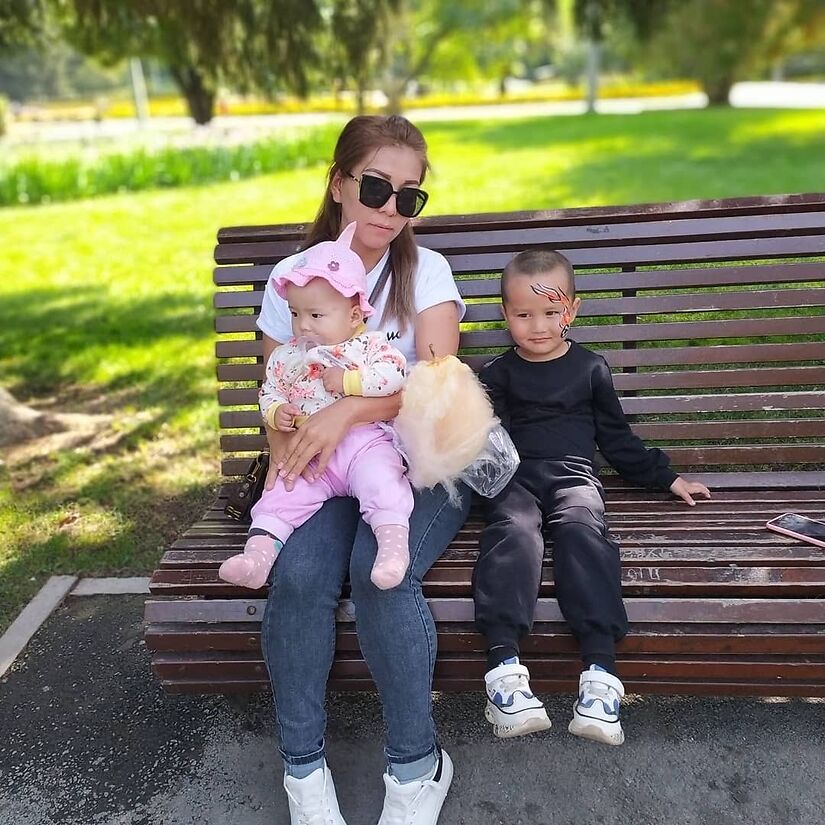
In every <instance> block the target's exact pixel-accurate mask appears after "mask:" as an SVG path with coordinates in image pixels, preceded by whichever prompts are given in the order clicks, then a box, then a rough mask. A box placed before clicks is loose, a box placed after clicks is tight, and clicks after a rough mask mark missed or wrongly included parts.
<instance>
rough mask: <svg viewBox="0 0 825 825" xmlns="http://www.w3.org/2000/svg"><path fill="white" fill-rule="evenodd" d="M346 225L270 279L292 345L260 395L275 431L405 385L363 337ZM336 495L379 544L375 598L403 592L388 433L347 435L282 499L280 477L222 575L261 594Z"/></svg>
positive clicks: (408, 496)
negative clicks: (280, 560)
mask: <svg viewBox="0 0 825 825" xmlns="http://www.w3.org/2000/svg"><path fill="white" fill-rule="evenodd" d="M354 232H355V224H354V223H351V224H350V225H349V226H347V228H346V229H345V230H344V231H343V232H342V233H341V237H340V238H339V239H338V240H337V241H325V242H323V243H319V244H316V245H315V246H313V247H310V248H309V249H307V250H306V252H305V253H304V255H303V256H302V257H301V258H300V259H299V260H298V261H297V262H296V265H295V267H294V268H293V269H292V270H291V271H289V272H287V273H285V274H284V275H282V276H280V277H277V278H273V280H272V281H271V284H272V286H273V287H274V289H275V291H276V292H277V293H278V295H279V296H281V298H284V299H285V300H286V301H287V303H288V304H289V310H290V313H291V314H292V331H293V333H294V335H295V337H294V338H293V339H292V340H291V341H289V343H287V344H284V345H282V346H280V347H278V348H277V349H275V350H274V351H273V353H272V355H271V356H270V358H269V362H268V363H267V365H266V380H265V382H264V384H263V386H262V387H261V391H260V404H261V413H262V415H263V418H264V421H265V422H266V423H267V424H268V425H269V426H270V427H272V428H273V429H277V430H280V431H281V432H291V431H292V430H294V429H295V428H296V427H300V426H301V424H302V423H303V422H304V421H305V420H306V418H307V417H308V416H310V415H312V414H313V413H314V412H317V411H318V410H320V409H321V408H323V407H326V406H327V405H329V404H332V403H333V402H334V401H336V400H338V399H339V398H341V397H342V396H344V395H363V396H381V395H393V394H394V393H396V392H399V391H400V390H401V388H402V386H403V384H404V369H405V367H406V361H405V359H404V356H403V355H402V354H401V353H400V352H398V350H396V349H395V348H394V347H391V346H390V345H389V344H388V343H387V337H386V335H385V334H384V333H383V332H367V331H366V327H365V324H364V319H365V318H367V317H369V316H370V315H371V314H372V313H373V308H372V307H371V306H370V304H369V301H368V299H367V296H366V289H367V274H366V270H365V269H364V264H363V262H362V261H361V259H360V258H359V257H358V255H357V254H356V253H355V252H353V251H352V249H351V248H350V244H351V241H352V237H353V234H354ZM334 496H354V497H355V498H357V499H358V500H359V502H360V505H361V514H362V516H363V518H364V521H366V522H367V524H369V525H370V527H371V528H372V531H373V532H374V533H375V538H376V541H377V543H378V552H377V555H376V558H375V564H374V565H373V568H372V573H371V579H372V581H373V583H374V584H375V585H376V586H377V587H380V588H381V589H389V588H391V587H395V586H396V585H398V584H400V583H401V581H402V580H403V578H404V574H405V573H406V571H407V567H408V566H409V560H410V554H409V517H410V513H411V512H412V508H413V494H412V489H411V488H410V484H409V482H408V481H407V479H406V476H405V469H404V464H403V463H402V460H401V456H400V455H399V453H398V452H397V450H396V449H395V448H394V447H393V443H392V434H391V430H390V429H389V427H388V426H387V425H385V424H380V423H373V424H362V425H359V426H357V427H353V428H352V429H351V430H350V431H349V433H348V434H347V435H346V436H345V437H344V439H343V441H341V443H340V444H339V445H338V447H337V448H336V450H335V452H334V453H333V455H332V457H331V459H330V461H329V464H328V466H327V468H326V470H325V471H324V472H323V473H322V474H321V475H320V476H318V477H317V478H316V479H315V480H314V481H313V482H309V481H307V480H306V479H304V478H303V477H302V476H299V477H298V478H297V479H296V481H295V485H294V488H293V489H292V490H290V491H288V490H287V489H286V488H285V486H284V480H283V479H282V478H280V477H279V478H278V479H277V481H276V482H275V486H274V487H273V489H271V490H265V491H264V493H263V495H262V497H261V499H260V501H258V502H257V504H255V506H254V507H253V508H252V525H251V527H250V529H249V534H248V538H247V541H246V545H245V547H244V551H243V553H239V554H238V555H236V556H232V557H231V558H230V559H227V560H226V561H225V562H224V563H223V564H222V565H221V567H220V570H219V571H218V575H219V576H220V577H221V578H222V579H223V580H224V581H227V582H230V583H232V584H238V585H242V586H244V587H250V588H259V587H262V586H263V585H264V584H265V582H266V580H267V577H268V575H269V571H270V570H271V568H272V565H273V564H274V563H275V559H276V558H277V557H278V553H279V552H280V551H281V549H282V547H283V546H284V544H285V543H286V541H287V539H288V538H289V537H290V535H291V534H292V531H293V530H295V528H297V527H299V526H300V525H301V524H303V523H304V522H305V521H306V520H307V519H309V518H310V516H312V515H313V514H314V513H315V512H316V511H317V510H318V509H320V507H321V505H322V504H323V503H324V502H325V501H326V500H327V499H329V498H332V497H334Z"/></svg>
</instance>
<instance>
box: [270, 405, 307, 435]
mask: <svg viewBox="0 0 825 825" xmlns="http://www.w3.org/2000/svg"><path fill="white" fill-rule="evenodd" d="M296 415H301V410H300V408H299V407H296V406H295V405H294V404H281V406H280V407H278V409H277V410H275V429H276V430H280V431H281V432H282V433H291V432H292V431H293V430H294V429H295V424H294V423H293V422H294V421H295V416H296Z"/></svg>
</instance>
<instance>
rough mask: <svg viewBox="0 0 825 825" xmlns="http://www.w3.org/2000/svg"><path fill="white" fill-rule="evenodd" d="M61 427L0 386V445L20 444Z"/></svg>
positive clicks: (49, 417)
mask: <svg viewBox="0 0 825 825" xmlns="http://www.w3.org/2000/svg"><path fill="white" fill-rule="evenodd" d="M62 429H63V427H62V426H61V425H60V424H59V423H58V422H56V421H55V420H54V419H53V418H52V417H51V416H49V415H45V414H44V413H41V412H38V411H37V410H33V409H32V408H31V407H27V406H26V405H25V404H21V403H20V402H19V401H17V400H15V398H14V397H13V396H12V395H11V393H9V392H7V391H6V390H4V389H3V388H2V387H0V447H8V446H9V445H11V444H20V443H21V442H23V441H28V440H29V439H30V438H38V437H40V436H41V435H46V434H48V433H53V432H58V431H59V430H62Z"/></svg>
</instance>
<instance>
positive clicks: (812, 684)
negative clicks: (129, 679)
mask: <svg viewBox="0 0 825 825" xmlns="http://www.w3.org/2000/svg"><path fill="white" fill-rule="evenodd" d="M304 230H305V227H304V226H302V225H301V226H294V225H293V226H262V227H240V228H231V229H222V230H221V231H220V232H219V234H218V240H219V243H218V246H217V248H216V250H215V260H216V261H217V263H218V267H217V268H216V269H215V283H216V284H217V287H218V289H217V293H216V295H215V307H216V310H217V317H216V330H217V332H218V342H217V346H216V354H217V357H218V368H217V369H218V379H219V382H220V385H221V386H220V389H219V391H218V399H219V403H220V406H221V408H222V410H221V413H220V425H221V428H222V436H221V450H222V453H223V460H222V471H223V473H224V475H225V476H227V477H229V478H231V477H232V476H235V475H237V474H238V473H240V472H241V471H242V470H243V469H244V468H245V467H246V466H247V464H248V462H249V459H250V457H251V456H252V455H253V454H254V453H255V451H257V450H258V449H259V448H260V447H261V445H262V444H263V436H262V435H261V434H260V429H259V414H258V411H257V392H256V386H257V381H258V377H259V375H260V373H261V363H260V362H261V357H260V356H261V342H260V335H259V334H258V333H257V332H256V328H255V325H254V322H255V318H256V315H257V312H258V308H259V307H260V303H261V294H262V290H263V289H264V286H265V284H266V280H267V276H268V274H269V271H270V268H271V266H272V264H273V263H275V262H276V261H278V260H279V259H281V258H282V257H284V256H286V255H289V254H291V253H292V252H294V251H295V250H296V249H297V247H298V244H299V242H300V240H301V238H302V237H303V233H304ZM417 234H418V237H419V239H420V243H421V244H422V245H424V246H429V247H431V248H433V249H438V250H439V251H441V252H442V253H443V254H444V255H446V256H447V258H448V259H449V261H450V263H451V265H452V267H453V271H454V273H455V275H456V277H457V279H458V281H459V284H460V289H461V293H462V295H463V296H465V298H467V299H469V301H470V303H469V306H468V311H467V315H466V318H465V321H464V323H463V324H462V338H461V346H462V355H463V357H464V358H465V359H466V360H467V361H468V362H469V363H470V364H471V365H472V366H474V367H476V368H477V367H478V366H480V365H481V364H483V363H484V362H485V361H486V360H487V359H488V358H490V357H491V353H493V352H496V351H500V350H501V348H502V347H504V346H506V345H507V344H508V336H507V333H506V332H505V331H503V330H502V329H501V324H500V323H499V321H500V316H499V308H498V281H497V279H496V277H497V274H498V273H499V272H500V270H501V268H502V267H503V266H504V264H505V263H506V262H507V261H508V260H509V258H510V257H511V256H512V254H513V253H514V252H515V251H517V250H520V249H524V248H526V247H533V246H546V247H548V248H554V249H560V250H563V251H564V252H565V254H567V255H568V256H569V257H570V258H571V260H572V261H573V263H574V265H575V267H576V269H577V283H578V291H579V294H580V295H581V296H582V298H583V299H584V303H583V307H582V311H581V313H580V314H579V318H578V319H577V322H576V325H575V327H574V333H573V334H574V337H575V338H576V339H577V340H578V341H580V342H581V343H584V344H586V345H588V346H590V347H592V348H594V349H596V350H598V351H599V352H602V353H603V354H604V355H605V356H606V358H607V359H608V361H609V362H610V364H611V367H612V369H613V371H614V375H615V383H616V387H617V390H618V391H619V393H620V395H621V396H622V403H623V405H624V408H625V410H626V412H627V414H628V416H629V417H630V420H631V421H632V422H633V427H634V429H635V430H636V432H637V433H638V434H639V435H640V436H641V437H642V438H644V439H645V440H646V441H647V442H649V443H650V444H656V445H658V446H662V447H665V448H666V449H667V450H668V452H669V453H670V455H671V456H672V459H673V462H674V465H675V466H676V467H677V468H678V469H679V470H680V471H682V472H686V473H688V474H694V476H695V477H696V478H699V479H701V480H702V481H704V482H705V483H706V484H708V485H709V486H710V487H711V488H712V490H713V500H712V501H711V502H707V503H705V502H702V503H701V504H699V505H698V506H697V507H696V508H695V510H691V509H689V508H688V507H687V506H686V505H684V504H683V503H681V502H677V501H675V500H672V499H671V498H670V497H669V496H668V495H667V494H660V493H649V492H645V491H642V490H639V489H636V488H631V487H630V486H628V485H627V484H624V483H622V482H621V481H619V480H618V479H615V478H613V479H610V478H607V479H606V481H607V487H608V498H609V501H608V512H609V516H610V521H611V525H612V531H613V533H614V535H615V537H616V538H617V540H618V541H619V543H620V545H621V548H622V561H623V581H624V593H625V596H626V600H627V611H628V614H629V617H630V622H631V631H630V635H629V636H628V638H627V639H626V640H625V641H624V642H623V643H622V644H621V645H620V648H619V665H620V668H621V673H622V676H623V679H624V680H625V684H626V686H627V688H628V690H630V691H636V692H653V693H714V694H727V693H736V694H766V695H788V696H791V695H816V696H823V695H825V550H822V549H820V548H817V547H814V546H812V545H807V544H803V543H800V542H797V541H794V540H792V539H788V538H784V537H781V536H778V535H776V534H774V533H770V532H768V531H766V530H765V529H764V524H765V521H766V520H767V519H768V518H769V517H771V516H774V515H777V514H781V513H783V512H786V511H795V512H798V513H802V514H806V515H809V516H812V517H814V518H822V516H823V511H825V504H824V503H823V499H825V492H823V491H824V490H825V469H823V468H825V414H823V407H825V313H823V306H825V263H823V261H825V196H823V195H788V196H776V197H766V198H748V199H739V200H725V201H704V202H688V203H675V204H654V205H643V206H628V207H619V208H593V209H565V210H558V211H548V212H520V213H506V214H484V215H461V216H450V217H436V218H428V219H424V220H421V221H420V222H419V223H418V225H417ZM223 504H224V494H223V491H222V492H221V494H220V495H219V496H218V499H217V500H216V501H215V503H214V505H213V506H212V507H211V508H210V509H209V510H208V511H207V512H206V513H205V514H204V516H203V518H202V519H201V520H200V521H198V522H197V523H196V524H194V525H192V526H191V527H190V528H189V529H188V530H187V531H186V532H185V533H184V534H183V535H182V537H181V538H180V539H178V540H177V541H176V542H175V543H174V544H173V545H172V547H171V548H170V549H169V550H168V551H167V552H166V553H165V554H164V556H163V558H162V559H161V562H160V565H159V567H158V569H157V570H156V571H155V573H154V575H153V577H152V582H151V593H152V596H151V597H150V598H149V600H148V601H147V604H146V616H145V618H146V642H147V645H148V646H149V648H150V649H151V651H152V666H153V669H154V671H155V673H156V674H157V676H158V677H159V679H160V680H161V682H162V684H163V686H164V688H166V689H167V690H169V691H173V692H190V691H194V692H243V691H252V690H257V689H260V688H264V687H265V686H266V685H267V676H266V671H265V668H264V665H263V661H262V657H261V653H260V648H259V646H260V633H259V629H260V621H261V616H262V614H263V609H264V604H265V593H264V592H263V591H261V592H256V593H250V592H248V591H243V590H240V589H238V588H235V587H232V586H230V585H228V584H224V583H223V582H221V581H220V580H219V579H218V576H217V569H218V565H219V564H220V562H221V561H222V560H223V559H225V558H226V557H227V556H229V555H230V554H232V553H235V552H238V551H239V550H240V549H241V547H242V546H243V543H244V535H245V531H246V526H245V525H241V524H237V523H235V522H233V521H231V520H229V519H227V518H226V517H225V516H224V515H223ZM479 529H480V521H479V518H478V514H477V512H476V513H474V514H472V515H471V517H470V520H469V521H468V523H467V525H466V526H465V528H464V529H463V530H462V531H461V533H460V534H459V535H458V536H457V538H456V539H455V541H454V542H453V543H452V545H451V546H450V548H449V550H448V551H447V553H446V554H445V555H444V557H443V558H442V559H441V560H440V561H439V562H438V563H437V564H436V565H435V567H434V568H433V569H432V570H431V571H430V573H429V574H428V576H427V577H426V579H425V593H426V596H427V598H428V599H429V602H430V606H431V608H432V611H433V614H434V616H435V618H436V621H437V626H438V635H439V656H438V662H437V665H436V677H435V687H436V689H440V690H463V689H468V690H478V689H479V688H480V686H481V684H482V682H481V677H482V674H483V672H484V656H483V646H482V640H481V638H480V637H479V636H478V635H477V634H476V633H475V632H474V630H473V625H472V617H473V608H472V601H471V594H470V575H471V570H472V566H473V561H474V558H475V554H476V543H477V538H478V533H479ZM346 595H347V594H346V591H345V593H344V599H343V600H342V602H341V606H340V610H339V625H338V628H339V632H338V645H337V653H336V661H335V665H334V667H333V670H332V675H331V681H330V684H331V686H332V687H334V688H337V689H372V682H371V680H370V678H369V673H368V670H367V667H366V664H365V663H364V661H363V659H362V656H361V653H360V651H359V648H358V643H357V638H356V634H355V630H354V625H353V621H352V606H351V604H350V603H349V602H348V601H347V599H346ZM523 654H524V658H525V660H526V662H527V664H528V665H529V666H530V670H531V673H532V675H533V685H534V686H535V687H536V688H537V689H539V690H542V691H559V690H564V691H568V690H572V689H573V688H574V686H575V684H576V678H577V674H578V672H579V662H578V658H577V655H576V647H575V644H574V642H573V640H572V638H571V637H570V636H569V634H568V632H567V629H566V627H565V624H564V622H563V621H562V618H561V615H560V613H559V611H558V607H557V605H556V602H555V600H554V599H553V569H552V551H551V548H548V554H547V559H546V568H545V574H544V578H543V583H542V588H541V597H540V600H539V605H538V613H537V622H536V626H535V630H534V633H533V635H532V637H531V638H530V639H529V640H528V641H527V642H526V643H525V645H524V650H523Z"/></svg>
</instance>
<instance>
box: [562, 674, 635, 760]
mask: <svg viewBox="0 0 825 825" xmlns="http://www.w3.org/2000/svg"><path fill="white" fill-rule="evenodd" d="M623 697H624V685H623V684H622V683H621V682H620V681H619V680H618V679H617V678H616V677H615V676H614V675H613V674H612V673H608V672H607V671H606V670H605V669H604V668H601V667H599V666H598V665H590V667H589V668H588V669H587V670H585V671H584V672H583V673H582V674H581V676H579V698H578V699H576V701H575V702H574V703H573V721H572V722H571V723H570V725H569V726H568V728H567V730H569V731H570V733H572V734H574V735H576V736H582V737H584V738H585V739H593V740H595V741H596V742H604V743H605V744H607V745H621V744H622V742H624V731H623V730H622V723H621V722H620V721H619V705H620V703H621V700H622V698H623Z"/></svg>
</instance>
